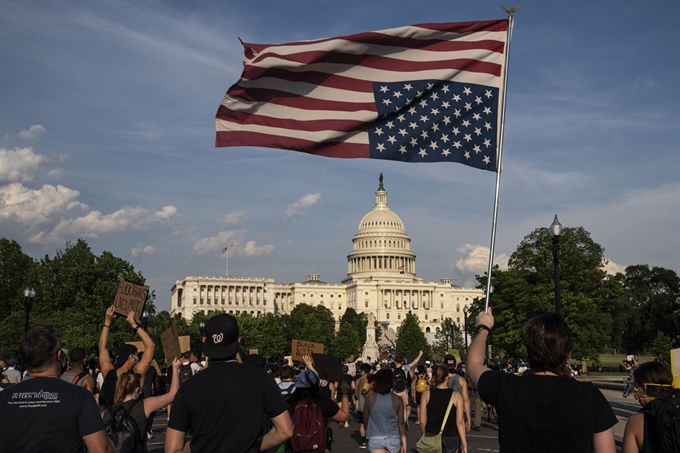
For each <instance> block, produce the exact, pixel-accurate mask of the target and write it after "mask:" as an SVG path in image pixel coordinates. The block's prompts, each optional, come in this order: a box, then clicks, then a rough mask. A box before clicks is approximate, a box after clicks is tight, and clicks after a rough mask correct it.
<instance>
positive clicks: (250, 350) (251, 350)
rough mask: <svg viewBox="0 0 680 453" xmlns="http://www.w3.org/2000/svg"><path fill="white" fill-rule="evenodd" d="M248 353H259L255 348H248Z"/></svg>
mask: <svg viewBox="0 0 680 453" xmlns="http://www.w3.org/2000/svg"><path fill="white" fill-rule="evenodd" d="M248 354H250V355H252V354H259V352H258V350H257V349H248Z"/></svg>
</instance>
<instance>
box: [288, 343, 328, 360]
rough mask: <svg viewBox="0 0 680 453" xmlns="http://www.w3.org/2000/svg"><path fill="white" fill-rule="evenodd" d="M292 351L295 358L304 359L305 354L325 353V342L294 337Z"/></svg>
mask: <svg viewBox="0 0 680 453" xmlns="http://www.w3.org/2000/svg"><path fill="white" fill-rule="evenodd" d="M291 351H292V354H291V356H292V357H293V360H302V356H303V355H307V354H309V355H310V356H311V355H312V354H314V353H316V354H323V343H314V342H312V341H305V340H295V339H294V340H293V346H292V348H291Z"/></svg>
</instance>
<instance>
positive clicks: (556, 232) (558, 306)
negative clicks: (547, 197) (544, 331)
mask: <svg viewBox="0 0 680 453" xmlns="http://www.w3.org/2000/svg"><path fill="white" fill-rule="evenodd" d="M549 231H550V237H551V238H552V243H553V266H554V268H555V312H556V313H557V314H558V315H559V314H561V311H562V301H561V300H560V235H561V234H562V224H561V223H560V221H559V220H557V215H555V220H553V223H552V225H550V230H549Z"/></svg>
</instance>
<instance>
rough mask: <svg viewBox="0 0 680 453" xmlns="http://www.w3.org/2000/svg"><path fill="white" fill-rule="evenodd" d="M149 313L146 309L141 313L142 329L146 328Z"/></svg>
mask: <svg viewBox="0 0 680 453" xmlns="http://www.w3.org/2000/svg"><path fill="white" fill-rule="evenodd" d="M149 315H150V313H149V312H148V311H146V310H144V312H143V313H142V327H143V328H144V330H146V327H147V325H148V324H149Z"/></svg>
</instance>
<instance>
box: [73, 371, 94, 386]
mask: <svg viewBox="0 0 680 453" xmlns="http://www.w3.org/2000/svg"><path fill="white" fill-rule="evenodd" d="M88 374H90V372H89V371H88V370H83V371H81V372H80V374H78V375H77V376H76V377H74V378H73V380H72V381H71V384H73V385H77V384H78V382H80V380H81V379H82V378H84V377H85V376H87V375H88Z"/></svg>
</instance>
